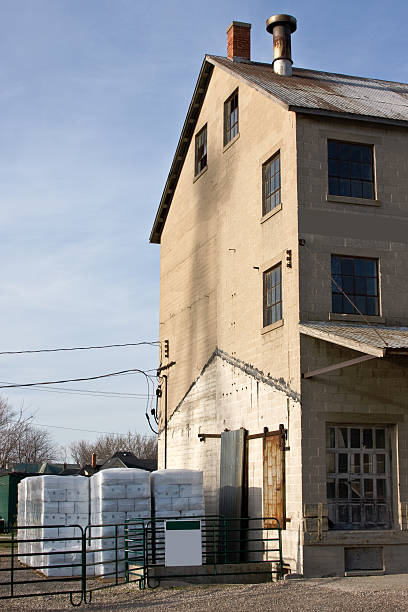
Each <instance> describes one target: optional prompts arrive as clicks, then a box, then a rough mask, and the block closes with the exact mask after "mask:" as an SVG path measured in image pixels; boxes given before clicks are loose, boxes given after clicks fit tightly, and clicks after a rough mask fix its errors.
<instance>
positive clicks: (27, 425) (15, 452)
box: [0, 398, 57, 466]
mask: <svg viewBox="0 0 408 612" xmlns="http://www.w3.org/2000/svg"><path fill="white" fill-rule="evenodd" d="M33 418H34V416H33V415H32V414H30V413H28V412H27V411H26V410H24V408H21V409H20V410H19V411H18V410H15V409H14V408H12V407H11V406H10V405H9V404H8V403H7V401H6V400H4V399H1V398H0V465H2V466H5V465H7V464H8V463H41V462H43V461H50V460H52V459H55V458H56V456H57V448H56V445H55V444H54V442H53V440H52V438H51V436H50V434H49V433H48V432H47V431H46V430H44V429H39V428H37V427H35V426H34V425H33V423H32V421H33Z"/></svg>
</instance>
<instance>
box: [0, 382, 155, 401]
mask: <svg viewBox="0 0 408 612" xmlns="http://www.w3.org/2000/svg"><path fill="white" fill-rule="evenodd" d="M10 384H12V383H10V382H6V381H4V380H2V381H0V385H10ZM25 390H26V391H28V390H29V389H27V388H23V391H25ZM30 390H34V391H45V392H46V393H62V394H67V395H83V396H96V397H112V398H118V399H146V398H147V397H148V395H146V393H130V392H129V393H127V392H125V391H97V390H92V389H59V388H58V387H48V388H43V387H38V388H36V389H30Z"/></svg>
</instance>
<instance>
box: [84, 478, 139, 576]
mask: <svg viewBox="0 0 408 612" xmlns="http://www.w3.org/2000/svg"><path fill="white" fill-rule="evenodd" d="M150 515H151V500H150V477H149V472H147V471H145V470H139V469H137V468H111V469H107V470H101V471H100V472H98V473H97V474H94V475H93V476H92V477H91V524H92V525H95V527H92V537H93V538H96V539H95V540H93V548H95V549H96V551H95V563H96V564H97V565H95V574H96V575H98V576H102V575H104V576H106V575H109V574H113V573H114V572H115V571H116V558H117V559H118V560H119V561H120V563H119V566H118V569H119V572H121V573H122V572H123V571H124V563H123V559H124V532H125V529H124V526H123V524H124V523H125V522H126V521H129V520H136V519H138V518H149V517H150ZM115 525H118V527H115ZM116 549H117V552H116Z"/></svg>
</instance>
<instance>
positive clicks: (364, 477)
mask: <svg viewBox="0 0 408 612" xmlns="http://www.w3.org/2000/svg"><path fill="white" fill-rule="evenodd" d="M389 440H390V429H389V428H387V427H384V426H381V427H380V426H379V427H377V426H360V425H350V426H345V425H329V426H328V427H327V444H326V446H327V449H326V466H327V503H328V509H329V527H330V528H332V529H389V528H390V526H391V477H390V442H389Z"/></svg>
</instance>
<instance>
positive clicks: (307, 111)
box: [288, 104, 408, 128]
mask: <svg viewBox="0 0 408 612" xmlns="http://www.w3.org/2000/svg"><path fill="white" fill-rule="evenodd" d="M288 110H291V111H293V112H295V113H297V114H300V115H317V116H319V117H330V118H331V119H332V118H333V117H335V118H337V119H349V120H350V119H352V120H354V121H365V122H366V123H367V122H368V123H385V124H387V125H394V126H396V127H405V128H407V127H408V121H404V120H402V119H401V120H398V119H387V118H386V117H377V116H374V115H358V114H356V113H341V112H339V111H331V110H324V109H320V108H307V107H304V106H295V105H292V104H291V105H289V106H288Z"/></svg>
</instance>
